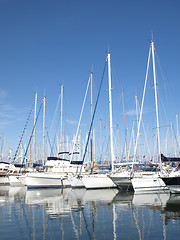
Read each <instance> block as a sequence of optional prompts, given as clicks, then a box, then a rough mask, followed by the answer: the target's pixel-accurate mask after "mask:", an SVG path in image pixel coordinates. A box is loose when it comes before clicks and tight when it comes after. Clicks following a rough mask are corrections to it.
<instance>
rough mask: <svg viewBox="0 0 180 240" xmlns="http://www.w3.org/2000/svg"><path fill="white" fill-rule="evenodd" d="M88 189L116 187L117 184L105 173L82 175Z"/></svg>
mask: <svg viewBox="0 0 180 240" xmlns="http://www.w3.org/2000/svg"><path fill="white" fill-rule="evenodd" d="M82 182H83V184H84V186H85V188H86V189H101V188H116V187H117V186H116V185H115V184H114V183H113V181H112V180H111V179H110V177H108V176H107V175H105V174H90V175H85V176H83V177H82Z"/></svg>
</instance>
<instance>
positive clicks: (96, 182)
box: [82, 53, 116, 189]
mask: <svg viewBox="0 0 180 240" xmlns="http://www.w3.org/2000/svg"><path fill="white" fill-rule="evenodd" d="M107 61H108V78H109V115H110V144H111V165H112V171H114V150H113V123H112V95H111V90H112V87H111V61H110V53H108V56H107ZM82 182H83V183H84V186H85V187H86V189H100V188H116V185H115V184H114V183H113V181H112V180H111V179H110V177H109V175H108V174H107V173H105V174H101V173H98V174H89V175H84V176H83V177H82Z"/></svg>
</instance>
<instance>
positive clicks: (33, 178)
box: [25, 172, 70, 188]
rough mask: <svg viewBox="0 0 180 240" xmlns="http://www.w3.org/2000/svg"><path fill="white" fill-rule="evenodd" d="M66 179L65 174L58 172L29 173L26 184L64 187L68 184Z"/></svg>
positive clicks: (40, 186) (33, 186) (41, 186)
mask: <svg viewBox="0 0 180 240" xmlns="http://www.w3.org/2000/svg"><path fill="white" fill-rule="evenodd" d="M65 179H66V178H65V177H64V176H63V175H60V174H56V173H44V172H42V173H27V174H26V179H25V185H26V186H27V188H62V187H63V186H64V185H67V182H66V181H65ZM63 181H64V185H63ZM69 185H70V184H69Z"/></svg>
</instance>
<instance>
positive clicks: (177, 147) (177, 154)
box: [176, 114, 179, 157]
mask: <svg viewBox="0 0 180 240" xmlns="http://www.w3.org/2000/svg"><path fill="white" fill-rule="evenodd" d="M176 127H177V157H179V128H178V114H176Z"/></svg>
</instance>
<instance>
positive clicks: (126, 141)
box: [122, 91, 128, 161]
mask: <svg viewBox="0 0 180 240" xmlns="http://www.w3.org/2000/svg"><path fill="white" fill-rule="evenodd" d="M122 100H123V116H124V130H125V153H126V161H128V154H127V129H126V118H125V105H124V92H123V91H122Z"/></svg>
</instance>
